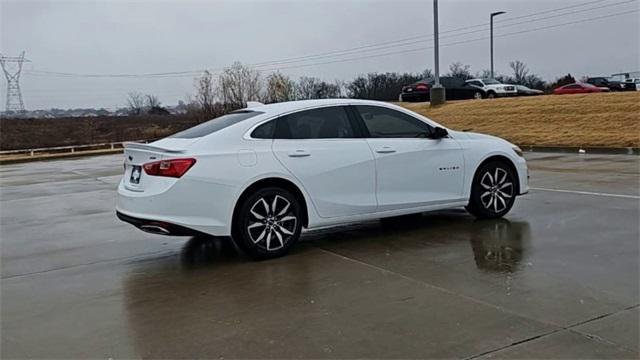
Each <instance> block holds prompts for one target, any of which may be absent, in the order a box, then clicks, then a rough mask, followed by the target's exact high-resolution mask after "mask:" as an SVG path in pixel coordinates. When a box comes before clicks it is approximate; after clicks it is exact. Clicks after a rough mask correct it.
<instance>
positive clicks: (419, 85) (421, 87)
mask: <svg viewBox="0 0 640 360" xmlns="http://www.w3.org/2000/svg"><path fill="white" fill-rule="evenodd" d="M428 88H429V87H428V86H427V84H417V85H416V90H427V89H428Z"/></svg>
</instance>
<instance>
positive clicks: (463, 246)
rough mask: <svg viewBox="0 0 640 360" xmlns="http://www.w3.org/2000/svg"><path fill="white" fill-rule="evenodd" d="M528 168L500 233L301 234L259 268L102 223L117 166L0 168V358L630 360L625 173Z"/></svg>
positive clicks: (449, 222) (576, 159) (223, 246)
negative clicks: (524, 189)
mask: <svg viewBox="0 0 640 360" xmlns="http://www.w3.org/2000/svg"><path fill="white" fill-rule="evenodd" d="M527 157H528V159H529V166H530V169H531V186H532V190H531V192H530V193H529V194H528V195H526V196H523V197H521V198H519V199H518V200H517V201H516V205H515V207H514V209H513V211H512V212H511V213H510V214H509V215H508V216H507V217H506V218H505V219H500V220H489V221H474V219H473V218H472V217H471V216H469V215H467V214H466V213H465V212H464V210H462V209H456V210H450V211H442V212H437V213H432V214H425V215H424V216H423V217H422V218H419V219H417V218H414V219H407V220H404V221H397V222H394V223H389V224H387V223H384V224H381V223H380V222H377V221H376V222H368V223H362V224H353V225H349V226H343V227H339V228H328V229H322V230H316V231H311V232H308V233H306V234H305V235H304V237H303V238H302V241H301V243H299V244H298V246H296V248H295V249H294V251H293V252H292V253H291V254H290V255H289V256H287V257H284V258H280V259H276V260H271V261H265V262H251V261H249V260H247V259H246V258H245V257H243V256H242V255H240V254H238V253H237V252H236V250H235V248H234V247H233V246H232V245H231V243H230V242H229V241H228V240H227V239H195V238H194V239H189V238H172V237H162V236H157V235H150V234H145V233H143V232H141V231H139V230H137V229H135V228H133V227H132V226H130V225H128V224H125V223H122V222H120V221H118V220H117V219H116V217H115V213H114V205H115V186H116V184H117V182H118V181H119V177H120V173H121V171H122V159H121V155H113V156H101V157H89V158H80V159H71V160H60V161H50V162H33V163H28V164H16V165H6V166H2V167H0V177H1V179H2V188H1V196H0V197H1V199H0V200H1V203H0V206H1V208H0V209H1V212H2V217H1V219H2V220H1V221H2V223H1V233H0V235H1V238H2V243H1V260H2V280H0V291H1V293H0V296H1V319H2V325H1V326H2V328H1V330H2V335H1V336H2V349H1V351H2V353H1V355H2V357H3V358H27V357H46V358H116V357H119V358H120V357H126V358H133V357H135V358H140V357H145V358H196V357H197V358H327V357H329V358H362V357H371V358H426V357H438V358H450V357H455V358H475V357H496V358H532V357H534V358H544V357H555V358H637V357H638V353H639V347H638V342H639V334H638V321H639V316H640V315H639V303H640V300H639V291H640V289H639V265H638V259H639V256H640V253H639V242H638V240H639V236H640V234H639V224H638V219H639V216H640V209H639V207H640V189H639V185H640V158H639V157H638V156H626V155H576V154H553V153H529V154H528V155H527ZM212 201H215V199H212Z"/></svg>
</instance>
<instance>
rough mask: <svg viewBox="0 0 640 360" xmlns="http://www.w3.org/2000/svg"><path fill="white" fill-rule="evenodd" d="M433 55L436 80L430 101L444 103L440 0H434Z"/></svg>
mask: <svg viewBox="0 0 640 360" xmlns="http://www.w3.org/2000/svg"><path fill="white" fill-rule="evenodd" d="M433 41H434V43H433V49H434V51H433V56H434V65H433V67H434V71H435V82H434V85H433V87H431V90H430V91H429V102H430V103H431V106H434V105H440V104H444V102H445V100H446V94H445V89H444V88H443V87H442V85H440V48H439V39H438V0H433Z"/></svg>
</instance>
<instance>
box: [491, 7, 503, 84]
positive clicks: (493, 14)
mask: <svg viewBox="0 0 640 360" xmlns="http://www.w3.org/2000/svg"><path fill="white" fill-rule="evenodd" d="M502 14H506V12H504V11H496V12H492V13H491V16H490V19H491V78H492V79H493V17H494V16H498V15H502Z"/></svg>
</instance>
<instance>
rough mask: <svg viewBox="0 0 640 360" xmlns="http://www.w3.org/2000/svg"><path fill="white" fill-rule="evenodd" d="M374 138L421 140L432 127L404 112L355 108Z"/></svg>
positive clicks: (362, 107) (374, 107) (366, 107)
mask: <svg viewBox="0 0 640 360" xmlns="http://www.w3.org/2000/svg"><path fill="white" fill-rule="evenodd" d="M355 108H356V111H357V113H358V114H359V115H360V117H361V118H362V121H363V122H364V125H365V127H366V128H367V130H368V131H369V137H372V138H420V137H428V136H429V134H431V131H432V129H431V126H429V125H428V124H427V123H425V122H423V121H420V120H418V119H416V118H414V117H413V116H410V115H407V114H405V113H403V112H400V111H397V110H393V109H389V108H386V107H381V106H366V105H361V106H355Z"/></svg>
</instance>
